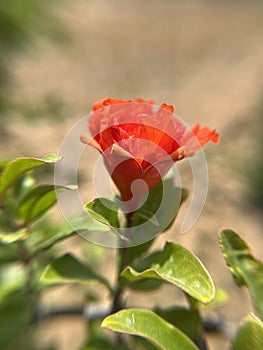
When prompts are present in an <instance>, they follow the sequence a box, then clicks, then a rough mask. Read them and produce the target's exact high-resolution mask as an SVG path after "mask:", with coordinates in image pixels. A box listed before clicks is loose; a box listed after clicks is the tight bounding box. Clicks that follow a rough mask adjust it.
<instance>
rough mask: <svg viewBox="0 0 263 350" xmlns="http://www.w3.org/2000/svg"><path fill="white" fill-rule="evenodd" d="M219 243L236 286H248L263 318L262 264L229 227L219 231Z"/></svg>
mask: <svg viewBox="0 0 263 350" xmlns="http://www.w3.org/2000/svg"><path fill="white" fill-rule="evenodd" d="M220 243H221V247H222V251H223V253H224V256H225V259H226V262H227V265H228V266H229V268H230V270H231V272H232V274H233V277H234V279H235V282H236V283H237V285H238V286H243V285H246V286H247V287H248V289H249V291H250V293H251V296H252V298H253V301H254V305H255V308H256V309H257V311H258V314H259V316H260V318H261V319H263V298H262V290H263V264H262V263H261V262H260V261H259V260H257V259H255V258H254V257H253V255H252V254H251V252H250V250H249V248H248V246H247V244H246V243H245V242H244V241H243V240H242V239H241V238H240V237H239V236H238V234H236V233H235V232H234V231H232V230H230V229H223V230H222V231H221V232H220Z"/></svg>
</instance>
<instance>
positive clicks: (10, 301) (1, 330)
mask: <svg viewBox="0 0 263 350" xmlns="http://www.w3.org/2000/svg"><path fill="white" fill-rule="evenodd" d="M30 318H31V312H30V307H29V305H28V302H27V300H26V299H25V296H24V294H23V292H16V293H12V294H10V295H9V296H8V298H7V299H6V300H5V302H4V303H3V304H1V305H0V325H1V327H0V348H1V349H6V347H7V346H8V345H9V344H11V343H12V342H13V341H14V339H15V338H16V337H17V336H18V335H19V334H21V333H22V332H23V330H24V329H25V328H26V327H27V325H28V324H29V321H30Z"/></svg>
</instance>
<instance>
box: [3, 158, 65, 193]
mask: <svg viewBox="0 0 263 350" xmlns="http://www.w3.org/2000/svg"><path fill="white" fill-rule="evenodd" d="M60 159H61V157H59V156H57V155H55V154H48V155H46V156H44V157H43V158H30V157H25V158H17V159H15V160H13V161H11V162H9V163H8V164H7V165H6V166H5V168H4V170H3V173H2V175H1V178H0V196H3V194H4V192H5V191H6V190H7V189H8V188H9V187H10V186H11V185H12V184H13V182H14V181H16V179H18V178H19V177H20V176H21V175H23V174H24V173H25V172H27V171H29V170H32V169H34V168H37V167H39V166H41V165H43V164H53V163H56V162H58V161H59V160H60Z"/></svg>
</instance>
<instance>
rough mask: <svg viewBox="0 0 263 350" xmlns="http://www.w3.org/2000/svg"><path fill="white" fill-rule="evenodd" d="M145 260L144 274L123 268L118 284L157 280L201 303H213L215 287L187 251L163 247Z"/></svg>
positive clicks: (167, 245)
mask: <svg viewBox="0 0 263 350" xmlns="http://www.w3.org/2000/svg"><path fill="white" fill-rule="evenodd" d="M145 260H146V259H145ZM147 260H148V262H149V263H150V266H149V267H148V268H146V269H145V270H143V271H136V270H135V269H134V268H132V267H130V266H128V267H126V268H125V269H124V271H123V272H122V273H121V276H120V284H121V285H122V286H129V285H130V284H131V283H134V282H138V281H141V280H145V279H157V280H161V281H163V282H168V283H171V284H174V285H176V286H177V287H179V288H181V289H182V290H184V291H185V292H186V293H188V294H189V295H191V296H192V297H193V298H195V299H197V300H199V301H201V302H203V303H208V302H210V301H212V300H213V298H214V296H215V287H214V284H213V281H212V279H211V277H210V275H209V273H208V272H207V270H206V269H205V267H204V266H203V264H202V263H201V262H200V260H199V259H198V258H197V257H196V256H194V255H193V254H192V253H191V252H190V251H189V250H187V249H186V248H184V247H182V246H180V245H178V244H174V243H166V245H165V247H164V250H163V251H161V252H156V253H153V254H152V255H150V256H149V257H147ZM148 262H147V263H146V265H148Z"/></svg>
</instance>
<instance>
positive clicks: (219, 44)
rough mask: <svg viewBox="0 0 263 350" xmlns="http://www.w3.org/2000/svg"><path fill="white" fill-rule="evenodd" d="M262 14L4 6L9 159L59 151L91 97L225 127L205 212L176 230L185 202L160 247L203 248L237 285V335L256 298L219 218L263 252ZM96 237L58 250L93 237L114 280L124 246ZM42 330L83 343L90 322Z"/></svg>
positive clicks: (132, 6)
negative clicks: (238, 278) (232, 268)
mask: <svg viewBox="0 0 263 350" xmlns="http://www.w3.org/2000/svg"><path fill="white" fill-rule="evenodd" d="M262 19H263V3H262V1H260V0H251V1H245V0H229V1H219V0H212V1H211V0H210V1H208V0H186V1H176V0H174V1H173V0H152V1H149V0H133V1H128V0H114V1H113V0H100V1H95V0H86V1H84V0H75V1H70V0H68V1H65V0H64V1H63V0H57V1H56V2H54V1H51V0H49V1H45V2H39V1H36V0H27V1H25V0H10V1H8V2H1V4H0V52H1V54H0V122H1V128H0V142H1V143H0V157H1V159H9V158H12V157H18V156H22V155H27V156H36V157H39V156H42V155H43V154H46V153H56V152H57V151H58V149H59V146H60V143H61V142H62V140H63V137H64V136H65V134H66V132H68V131H69V130H70V128H71V127H72V126H73V125H74V123H75V122H77V121H78V120H79V119H80V118H82V117H83V116H85V115H86V114H88V113H89V112H90V109H91V105H92V103H93V102H94V101H97V100H100V99H102V98H106V97H117V98H124V99H133V98H137V97H139V98H143V99H153V100H155V101H156V103H157V104H160V103H162V102H166V103H168V104H173V105H174V106H175V112H176V114H177V115H179V116H180V117H181V118H183V119H184V120H185V122H186V123H188V124H189V125H194V124H195V123H196V122H197V121H199V122H201V123H202V124H203V125H208V126H210V127H212V128H216V129H217V130H218V131H219V133H220V135H221V138H222V140H221V143H220V145H218V146H214V145H209V146H208V147H207V148H206V149H205V153H206V156H207V162H208V167H209V175H210V188H209V195H208V198H207V203H206V206H205V208H204V211H203V213H202V215H201V217H200V219H199V220H198V222H197V223H196V225H195V226H194V227H193V228H192V230H191V231H190V232H188V233H187V234H186V235H182V234H180V233H179V232H180V225H181V223H182V220H183V217H184V214H185V212H186V210H187V206H188V205H189V203H186V204H185V206H184V208H183V210H182V212H181V214H180V215H179V217H178V219H177V223H176V224H175V226H174V228H173V229H172V230H171V231H170V232H169V233H167V234H165V235H163V236H162V237H160V238H159V240H158V242H157V243H156V244H155V247H156V246H157V245H163V242H164V241H165V240H170V241H174V242H179V243H180V244H183V245H184V246H186V247H187V248H189V249H191V250H192V251H193V252H194V253H195V254H197V256H198V257H199V258H200V259H201V260H202V262H203V263H204V265H205V266H206V267H207V268H208V270H209V271H210V273H211V274H212V277H213V279H214V281H215V283H216V286H217V287H218V288H223V289H224V290H225V291H226V292H227V293H228V295H229V301H228V302H226V303H225V304H224V305H223V306H221V307H220V308H219V309H218V310H217V312H218V313H219V314H220V315H222V316H223V317H224V318H225V319H226V323H227V324H228V325H229V332H230V334H231V331H232V328H234V327H235V326H236V325H237V323H239V322H240V320H241V319H242V318H243V317H245V316H246V315H247V313H248V312H249V310H251V308H252V305H251V301H250V298H249V296H248V293H247V291H246V290H245V289H238V288H237V287H236V286H235V284H234V282H233V281H232V277H231V275H230V273H229V271H228V270H227V268H226V265H225V261H224V258H223V256H222V254H221V252H220V247H219V244H218V238H217V237H218V230H219V228H220V227H230V228H232V229H233V230H235V231H236V232H238V233H240V235H241V236H242V237H243V238H244V239H245V240H246V241H247V242H248V244H249V245H250V247H251V248H252V251H253V252H254V254H255V256H256V257H258V258H259V259H262V258H263V257H262V251H263V230H262V221H263V220H262V219H263V216H262V213H263V182H262V174H263V157H262V151H263V138H262V136H263V46H262V37H263V20H262ZM86 159H87V160H88V161H87V167H86V171H87V175H85V176H84V177H85V178H86V180H87V181H86V182H87V184H86V185H87V186H92V183H91V180H90V179H91V174H92V164H93V163H92V161H94V160H95V156H94V153H91V155H90V158H89V157H88V155H87V156H86ZM179 168H180V171H181V174H185V177H184V175H182V181H183V185H184V187H186V188H188V187H191V186H192V184H191V176H189V172H190V169H189V168H188V166H187V164H186V163H185V164H182V165H181V164H180V166H179ZM83 169H84V165H83ZM188 181H189V183H188ZM90 199H92V198H90ZM58 216H59V214H58ZM60 220H63V218H60ZM87 245H89V246H92V244H89V243H87V242H86V241H84V240H83V239H82V238H74V239H72V240H68V241H67V242H66V243H63V244H61V250H63V249H64V250H66V251H70V249H77V250H78V249H84V248H83V246H85V249H84V253H83V254H90V256H91V259H93V261H94V264H98V265H99V268H101V269H102V270H103V268H104V269H105V268H106V267H107V269H108V271H109V274H112V279H114V261H115V251H114V250H111V249H105V250H103V248H98V247H95V246H93V247H87ZM105 251H106V252H105ZM104 256H106V257H107V261H105V259H104ZM109 261H112V267H111V266H109ZM110 265H111V264H110ZM69 289H70V288H69ZM65 293H66V294H65ZM78 293H80V292H75V290H68V289H65V288H64V287H63V288H60V289H59V290H57V291H55V292H52V293H51V294H49V295H48V296H47V298H46V299H47V300H48V301H47V300H44V301H43V303H45V302H46V303H47V304H48V303H51V304H52V302H53V304H54V305H55V304H56V302H58V300H59V301H60V302H61V300H63V298H65V299H64V301H65V302H67V303H69V304H71V303H73V304H74V302H75V301H76V300H80V299H81V296H80V295H79V294H78ZM65 295H66V297H65ZM164 295H166V296H167V297H166V298H164ZM164 299H165V303H166V304H167V305H170V304H173V303H176V302H177V301H181V296H180V295H179V294H178V292H177V291H174V289H171V288H161V289H160V290H159V291H158V292H155V293H154V294H149V295H147V296H145V295H140V294H138V293H137V294H132V293H131V295H130V296H129V305H130V306H140V305H142V303H143V304H144V305H145V304H146V305H148V304H149V305H152V304H157V305H161V304H163V300H164ZM34 332H35V334H36V336H37V337H39V342H40V345H39V346H40V348H41V347H45V346H46V347H47V346H51V345H52V346H56V348H57V349H61V350H69V349H77V348H78V346H79V345H80V344H81V342H82V341H83V339H84V337H85V324H84V322H83V321H82V320H81V319H80V317H76V318H68V317H67V318H62V317H60V318H56V319H55V320H51V321H45V322H43V323H42V324H40V325H39V326H38V327H37V329H35V330H34ZM228 343H229V339H222V337H221V336H220V335H216V334H211V336H209V345H210V346H211V349H212V350H213V349H215V350H219V349H220V350H221V349H223V348H227V344H228Z"/></svg>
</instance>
